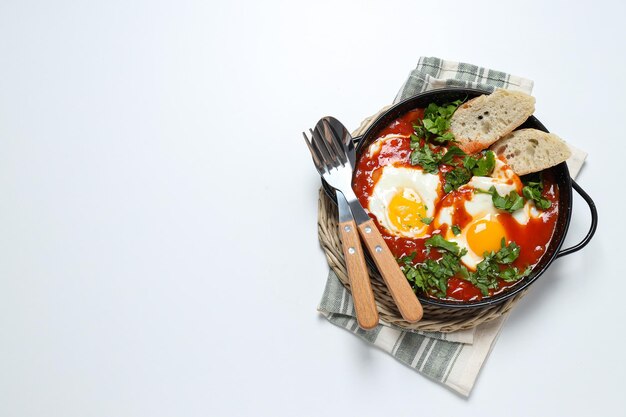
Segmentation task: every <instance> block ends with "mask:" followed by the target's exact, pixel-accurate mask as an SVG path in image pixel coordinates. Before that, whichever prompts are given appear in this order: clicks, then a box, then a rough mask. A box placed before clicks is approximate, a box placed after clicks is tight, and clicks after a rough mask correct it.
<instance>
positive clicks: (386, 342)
mask: <svg viewBox="0 0 626 417" xmlns="http://www.w3.org/2000/svg"><path fill="white" fill-rule="evenodd" d="M443 87H471V88H480V89H484V90H488V91H493V90H494V89H495V88H507V89H511V90H518V91H523V92H525V93H528V94H530V93H531V91H532V88H533V82H532V81H530V80H527V79H524V78H521V77H516V76H514V75H510V74H507V73H504V72H501V71H494V70H490V69H487V68H481V67H478V66H476V65H471V64H466V63H462V62H452V61H445V60H442V59H439V58H433V57H422V58H420V59H419V61H418V63H417V67H416V68H415V69H414V70H413V71H411V74H410V75H409V78H408V79H407V80H406V82H405V83H404V85H403V86H402V88H401V89H400V91H399V92H398V94H397V96H396V98H395V100H394V103H397V102H398V101H401V100H404V99H405V98H408V97H411V96H413V95H415V94H417V93H420V92H423V91H427V90H433V89H437V88H443ZM570 148H571V150H572V156H571V158H570V159H569V160H568V161H567V164H568V167H569V170H570V174H571V176H572V177H575V176H576V175H577V174H578V172H579V171H580V169H581V168H582V165H583V163H584V161H585V158H586V156H587V154H586V153H585V152H584V151H582V150H580V149H576V148H574V147H573V146H570ZM318 310H319V311H320V313H321V314H323V315H324V316H325V317H326V318H327V319H328V321H330V322H331V323H333V324H335V325H337V326H339V327H342V328H344V329H346V330H348V331H350V332H352V333H353V334H355V335H357V336H359V337H360V338H361V339H363V340H365V341H367V342H369V343H372V344H373V345H375V346H377V347H379V348H380V349H382V350H384V351H385V352H388V353H389V354H390V355H392V356H393V357H394V358H396V359H397V360H398V361H400V362H402V363H404V364H405V365H408V366H410V367H411V368H413V369H415V370H416V371H418V372H419V373H421V374H422V375H425V376H427V377H428V378H431V379H433V380H435V381H436V382H439V383H441V384H443V385H445V386H447V387H449V388H451V389H452V390H454V391H456V392H458V393H460V394H462V395H464V396H468V395H469V393H470V391H471V389H472V387H473V386H474V383H475V381H476V378H477V377H478V373H479V372H480V369H481V367H482V365H483V363H484V362H485V359H486V358H487V356H488V355H489V352H490V351H491V348H492V347H493V345H494V342H495V340H496V338H497V336H498V334H499V333H500V329H501V328H502V325H503V324H504V322H505V320H506V317H507V316H503V317H500V318H498V319H496V320H493V321H490V322H488V323H484V324H482V325H480V326H478V327H476V328H475V329H471V330H463V331H458V332H453V333H438V332H419V331H417V332H414V331H407V330H404V329H401V328H399V327H396V326H393V325H391V324H389V323H385V322H382V321H381V323H380V324H379V325H378V326H376V327H375V328H374V329H372V330H367V331H366V330H363V329H361V328H359V326H358V324H357V321H356V318H355V316H356V315H355V311H354V305H353V304H352V298H351V296H350V293H349V292H348V291H347V290H346V289H345V288H344V287H343V285H342V284H341V282H340V281H339V279H338V278H337V276H336V275H335V273H334V272H333V271H332V270H331V271H330V273H329V275H328V280H327V282H326V288H325V289H324V294H323V296H322V300H321V302H320V305H319V307H318Z"/></svg>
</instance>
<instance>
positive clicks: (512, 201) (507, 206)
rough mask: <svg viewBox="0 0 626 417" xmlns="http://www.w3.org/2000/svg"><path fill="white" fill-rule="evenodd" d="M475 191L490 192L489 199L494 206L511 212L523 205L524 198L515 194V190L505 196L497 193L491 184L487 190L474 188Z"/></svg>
mask: <svg viewBox="0 0 626 417" xmlns="http://www.w3.org/2000/svg"><path fill="white" fill-rule="evenodd" d="M475 192H477V193H483V194H491V201H492V202H493V205H494V206H495V208H497V209H500V210H504V211H508V212H509V213H513V212H514V211H515V210H519V209H521V208H522V207H524V199H523V198H522V197H521V196H520V195H519V194H517V191H515V190H513V191H511V192H510V193H509V194H507V195H506V196H501V195H500V194H498V191H497V190H496V187H495V186H493V185H492V186H491V187H490V188H489V191H484V190H481V189H478V188H477V189H476V190H475Z"/></svg>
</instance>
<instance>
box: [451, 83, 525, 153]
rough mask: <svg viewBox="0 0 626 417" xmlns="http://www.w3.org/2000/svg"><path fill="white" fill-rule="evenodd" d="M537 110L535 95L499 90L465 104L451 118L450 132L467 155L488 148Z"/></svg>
mask: <svg viewBox="0 0 626 417" xmlns="http://www.w3.org/2000/svg"><path fill="white" fill-rule="evenodd" d="M534 111H535V98H534V97H533V96H530V95H528V94H525V93H522V92H519V91H510V90H504V89H501V88H499V89H497V90H495V91H494V92H493V93H491V94H489V95H482V96H478V97H476V98H474V99H472V100H469V101H468V102H467V103H464V104H462V105H461V106H459V108H458V109H457V110H456V112H455V113H454V114H453V115H452V118H451V119H450V132H452V134H453V135H454V138H455V139H456V140H457V141H458V142H459V148H461V149H462V150H463V151H464V152H465V153H467V154H473V153H476V152H478V151H481V150H483V149H486V148H488V147H489V146H490V145H491V144H492V143H494V142H495V141H497V140H498V139H500V138H501V137H503V136H505V135H508V134H509V133H511V132H512V131H513V130H514V129H515V128H517V127H518V126H519V125H521V124H522V123H524V122H525V121H526V119H528V117H529V116H530V115H532V114H533V112H534Z"/></svg>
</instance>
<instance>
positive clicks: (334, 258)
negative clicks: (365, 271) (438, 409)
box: [317, 107, 526, 332]
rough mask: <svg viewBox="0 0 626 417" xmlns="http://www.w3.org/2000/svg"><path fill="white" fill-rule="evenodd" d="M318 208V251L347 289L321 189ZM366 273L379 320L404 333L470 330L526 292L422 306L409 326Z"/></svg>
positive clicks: (331, 213)
mask: <svg viewBox="0 0 626 417" xmlns="http://www.w3.org/2000/svg"><path fill="white" fill-rule="evenodd" d="M387 108H388V107H387ZM387 108H383V109H382V110H380V111H379V112H378V113H377V114H375V115H374V116H371V117H368V118H367V119H365V120H364V121H363V123H361V126H359V128H358V129H357V130H355V131H354V132H353V133H352V134H353V136H358V135H360V134H362V133H364V132H365V130H366V129H367V127H368V126H369V125H370V124H371V123H372V122H373V121H374V120H376V118H377V117H378V116H379V115H380V114H382V112H384V111H385V110H386V109H387ZM318 209H319V214H318V220H317V225H318V235H319V240H320V244H321V246H322V249H323V250H324V253H325V254H326V259H327V260H328V265H329V266H330V267H331V268H332V270H333V271H334V272H335V274H337V277H339V280H340V281H341V282H342V283H343V285H344V286H345V287H346V288H347V289H348V290H350V283H349V282H348V275H347V273H346V264H345V260H344V258H343V252H342V249H341V240H340V237H339V232H338V230H337V217H338V216H337V206H336V205H335V204H334V203H333V202H332V201H331V200H330V198H329V197H328V196H327V195H326V193H325V192H324V190H323V189H320V192H319V203H318ZM369 272H370V277H371V280H372V289H373V290H374V297H375V298H376V304H377V306H378V313H379V315H380V318H381V319H382V320H384V321H386V322H387V323H391V324H393V325H395V326H398V327H402V328H404V329H408V330H422V331H437V332H453V331H456V330H463V329H470V328H473V327H476V326H478V325H479V324H482V323H486V322H488V321H491V320H493V319H496V318H498V317H500V316H502V315H503V314H505V313H506V312H508V311H509V310H510V309H511V308H512V307H513V305H514V304H515V303H516V302H517V301H518V300H519V299H520V298H522V297H523V296H524V294H525V293H526V291H522V292H521V293H520V294H518V295H516V296H515V297H512V298H510V299H509V300H507V301H505V302H503V303H501V304H498V305H495V306H491V307H482V308H474V309H448V308H441V307H436V306H430V305H424V318H423V319H422V320H421V321H419V322H417V323H409V322H407V321H405V320H404V319H402V316H400V313H399V312H398V310H397V308H396V305H395V303H394V302H393V299H392V298H391V295H390V294H389V291H388V290H387V287H386V286H385V284H384V282H383V280H382V278H381V276H380V274H379V273H378V271H376V270H373V269H372V268H371V267H370V268H369Z"/></svg>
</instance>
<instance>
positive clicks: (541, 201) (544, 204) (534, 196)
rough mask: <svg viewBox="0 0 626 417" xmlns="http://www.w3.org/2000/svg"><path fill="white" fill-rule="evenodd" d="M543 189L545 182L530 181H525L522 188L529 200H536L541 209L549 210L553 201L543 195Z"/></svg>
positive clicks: (536, 204)
mask: <svg viewBox="0 0 626 417" xmlns="http://www.w3.org/2000/svg"><path fill="white" fill-rule="evenodd" d="M542 191H543V182H542V181H539V182H534V181H528V182H527V183H525V186H524V188H523V189H522V194H524V197H525V198H526V199H527V200H532V201H534V202H535V206H536V207H537V208H538V209H540V210H547V209H549V208H550V207H551V206H552V203H551V202H550V200H548V199H547V198H545V197H543V196H542V195H541V193H542Z"/></svg>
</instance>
